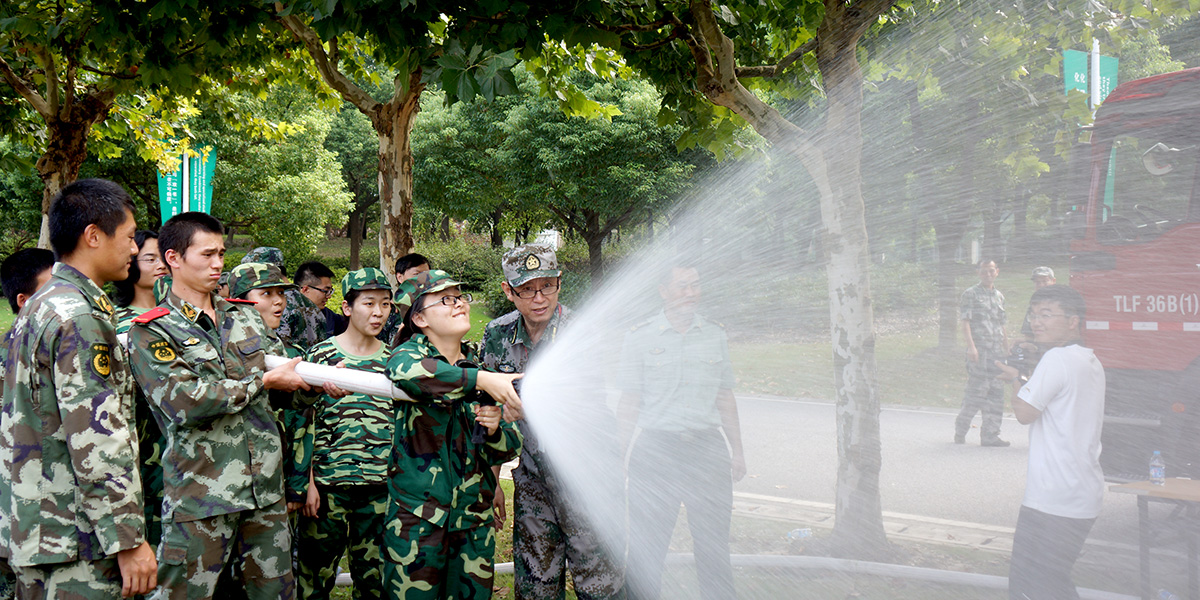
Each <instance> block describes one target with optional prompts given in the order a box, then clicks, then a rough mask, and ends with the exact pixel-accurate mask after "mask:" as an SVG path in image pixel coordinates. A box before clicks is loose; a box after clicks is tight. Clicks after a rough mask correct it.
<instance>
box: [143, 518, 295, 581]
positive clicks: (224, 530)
mask: <svg viewBox="0 0 1200 600" xmlns="http://www.w3.org/2000/svg"><path fill="white" fill-rule="evenodd" d="M291 546H292V544H291V535H290V533H289V532H288V524H287V508H286V506H285V504H284V502H283V501H282V500H280V501H279V502H276V503H275V504H272V505H271V506H270V507H268V508H265V509H258V510H245V511H241V512H236V513H233V514H228V515H218V516H215V517H209V518H207V519H199V520H196V521H184V522H181V523H172V522H166V523H163V538H162V543H161V544H159V546H158V586H159V587H158V589H156V590H154V593H153V594H152V595H151V598H152V599H153V600H196V599H200V598H212V597H214V593H215V591H216V589H217V581H218V579H219V578H220V576H221V571H222V570H224V569H225V568H226V566H227V565H228V564H229V563H230V562H231V561H236V562H237V563H238V566H239V568H240V573H241V580H242V584H243V586H244V587H245V591H246V597H248V598H250V599H251V600H265V599H267V598H279V599H283V600H291V599H292V598H294V597H295V594H296V586H295V580H294V579H293V577H292V557H291V551H290V550H291Z"/></svg>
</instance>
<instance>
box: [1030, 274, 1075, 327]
mask: <svg viewBox="0 0 1200 600" xmlns="http://www.w3.org/2000/svg"><path fill="white" fill-rule="evenodd" d="M1039 302H1055V303H1057V304H1058V305H1059V306H1061V307H1062V310H1063V313H1065V314H1066V315H1067V316H1068V317H1079V324H1080V325H1083V320H1084V319H1085V318H1087V304H1086V303H1085V302H1084V300H1083V294H1080V293H1079V292H1078V291H1076V290H1075V289H1073V288H1072V287H1071V286H1069V285H1063V284H1061V283H1056V284H1054V285H1048V286H1046V287H1044V288H1041V289H1038V290H1034V292H1033V297H1031V298H1030V299H1029V304H1030V306H1032V305H1034V304H1037V303H1039Z"/></svg>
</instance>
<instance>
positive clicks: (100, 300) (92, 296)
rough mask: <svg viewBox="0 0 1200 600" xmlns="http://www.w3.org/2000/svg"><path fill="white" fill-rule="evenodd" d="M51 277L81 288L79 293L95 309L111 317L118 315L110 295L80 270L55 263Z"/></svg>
mask: <svg viewBox="0 0 1200 600" xmlns="http://www.w3.org/2000/svg"><path fill="white" fill-rule="evenodd" d="M50 276H51V277H53V278H55V279H60V280H62V281H65V282H67V283H69V284H71V285H73V286H75V287H77V288H79V291H80V292H82V293H83V295H84V296H85V297H87V299H88V304H91V305H92V307H93V308H95V309H97V310H99V311H101V312H103V313H105V314H107V315H109V316H110V317H111V316H113V315H114V314H116V313H115V311H114V309H113V304H112V301H111V300H109V298H108V294H105V293H104V290H102V289H100V286H98V285H96V282H95V281H92V280H91V279H89V278H88V276H87V275H84V274H83V273H81V272H80V271H79V269H76V268H75V267H72V266H71V265H68V264H66V263H61V262H59V263H54V269H53V270H52V271H51V272H50Z"/></svg>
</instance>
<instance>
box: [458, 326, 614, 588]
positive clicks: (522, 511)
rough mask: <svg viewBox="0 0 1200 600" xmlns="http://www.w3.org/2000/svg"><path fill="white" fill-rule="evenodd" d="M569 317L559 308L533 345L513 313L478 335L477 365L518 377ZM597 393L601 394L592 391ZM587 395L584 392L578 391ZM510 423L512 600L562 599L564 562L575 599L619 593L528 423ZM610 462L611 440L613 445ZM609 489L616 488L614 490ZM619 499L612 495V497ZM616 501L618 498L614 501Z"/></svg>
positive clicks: (605, 558) (609, 562)
mask: <svg viewBox="0 0 1200 600" xmlns="http://www.w3.org/2000/svg"><path fill="white" fill-rule="evenodd" d="M569 316H570V311H569V310H567V308H566V307H565V306H563V305H562V304H559V305H558V309H557V310H556V311H555V313H554V315H553V316H552V317H551V318H550V322H549V323H548V324H547V325H546V330H545V332H543V334H542V338H541V339H540V340H539V341H538V345H537V346H534V344H533V342H532V341H531V340H530V339H529V334H528V333H527V332H526V329H525V320H524V319H523V318H522V317H521V313H520V312H518V311H515V310H514V311H512V312H510V313H508V314H506V315H504V316H502V317H500V318H499V319H496V320H494V321H492V322H491V323H488V326H487V329H486V330H485V331H484V333H483V345H482V350H481V351H480V355H481V356H482V363H481V365H482V366H483V367H485V368H486V369H488V370H490V371H498V372H500V373H520V372H524V371H525V368H526V366H527V365H528V364H529V356H530V354H531V353H532V352H535V351H538V349H540V348H541V347H542V346H543V345H544V344H549V343H552V342H553V341H554V339H555V337H556V336H557V334H558V330H559V328H561V327H563V326H564V325H565V324H566V321H567V320H568V318H569ZM596 389H600V388H599V386H597V388H596ZM585 392H586V391H585ZM593 409H598V410H593V411H589V412H599V413H604V414H600V415H598V416H597V418H600V419H602V420H601V421H596V420H595V419H592V420H589V421H588V422H589V423H594V424H596V426H597V429H601V430H607V431H610V432H614V431H616V427H615V423H612V426H609V427H608V428H604V427H603V425H600V424H599V423H602V422H605V421H612V415H611V413H609V412H608V409H607V407H606V406H604V398H603V397H600V398H598V399H597V406H596V407H593ZM517 425H518V427H519V429H520V431H521V434H522V436H523V438H524V443H523V444H522V446H521V461H520V464H519V465H518V466H517V468H516V469H515V470H514V471H513V486H514V492H515V495H514V498H513V566H514V569H515V574H516V576H515V580H514V588H515V591H516V597H517V598H564V597H565V596H566V571H567V564H568V563H569V564H570V568H571V578H572V581H573V582H574V587H575V593H576V595H577V596H578V597H579V598H580V599H588V598H607V597H612V596H615V595H617V594H618V592H619V591H620V589H621V586H622V585H623V583H624V577H623V576H622V573H621V568H620V566H619V565H618V564H617V563H616V561H615V560H613V558H612V557H610V556H609V555H608V553H607V552H605V550H604V548H603V546H602V545H601V543H600V540H599V538H598V537H597V536H596V535H595V533H594V532H593V531H592V528H591V527H590V526H589V525H588V522H587V519H586V517H584V515H581V514H578V513H577V511H575V510H574V509H573V507H572V506H571V505H570V504H569V503H568V502H566V501H565V498H564V497H563V494H562V493H561V492H560V491H559V490H560V488H559V486H558V483H557V481H556V479H555V477H554V476H553V474H552V473H551V472H550V464H549V462H548V461H546V460H545V458H544V457H542V454H541V450H540V448H539V447H538V443H537V437H536V436H535V434H534V433H535V432H534V431H532V430H531V428H530V424H529V423H528V422H527V421H524V420H521V421H518V422H517ZM611 447H612V451H613V459H614V461H615V460H616V453H617V452H616V448H617V442H616V439H613V440H612V444H611ZM613 487H614V490H615V489H617V488H618V486H613ZM618 496H619V494H618ZM618 500H619V498H618Z"/></svg>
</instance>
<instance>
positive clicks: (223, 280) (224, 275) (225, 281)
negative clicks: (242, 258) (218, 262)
mask: <svg viewBox="0 0 1200 600" xmlns="http://www.w3.org/2000/svg"><path fill="white" fill-rule="evenodd" d="M217 285H229V271H221V277H220V278H219V279H217Z"/></svg>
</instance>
